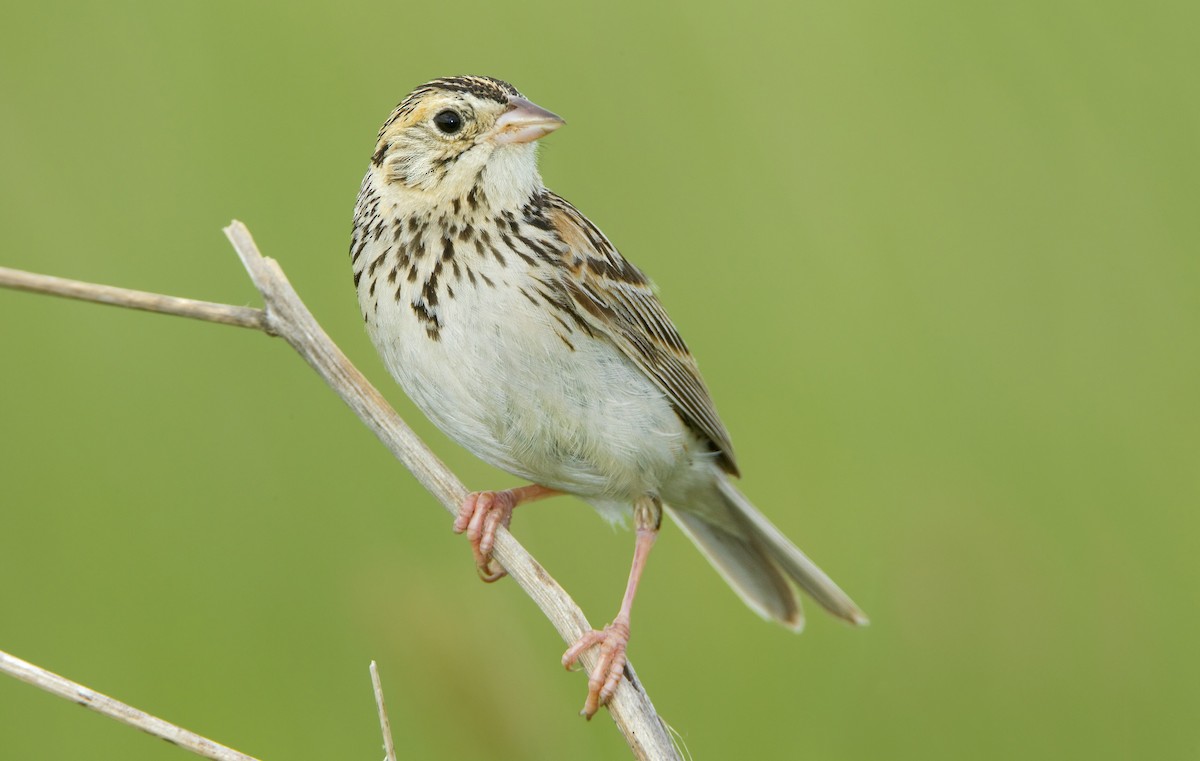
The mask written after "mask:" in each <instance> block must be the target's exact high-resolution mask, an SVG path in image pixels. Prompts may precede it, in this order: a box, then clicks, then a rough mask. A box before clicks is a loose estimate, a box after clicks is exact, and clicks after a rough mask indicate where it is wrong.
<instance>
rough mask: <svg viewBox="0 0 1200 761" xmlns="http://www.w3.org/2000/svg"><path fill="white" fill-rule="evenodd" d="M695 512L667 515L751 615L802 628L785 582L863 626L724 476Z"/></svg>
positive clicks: (845, 599)
mask: <svg viewBox="0 0 1200 761" xmlns="http://www.w3.org/2000/svg"><path fill="white" fill-rule="evenodd" d="M701 499H702V500H703V502H704V503H705V504H703V505H696V506H695V507H698V508H700V509H692V510H680V509H678V508H675V509H670V513H671V515H672V516H673V517H674V518H675V520H676V522H677V523H678V524H679V525H680V527H681V528H682V529H683V531H684V533H686V534H687V535H688V537H690V538H691V540H692V541H693V542H694V543H695V544H696V546H697V547H698V548H699V549H700V551H701V552H703V553H704V555H705V556H706V557H707V558H708V559H709V562H711V563H712V564H713V567H714V568H716V569H717V571H718V572H719V573H720V574H721V575H722V576H723V577H725V580H726V581H727V582H729V585H730V586H731V587H733V589H734V591H736V592H737V593H738V595H740V596H741V598H742V599H743V600H744V601H745V602H746V604H747V605H749V606H750V607H751V608H752V609H754V610H755V611H756V612H758V613H759V614H760V615H762V616H764V617H766V618H772V619H775V620H776V621H779V622H780V623H782V624H784V625H785V626H787V627H788V628H790V629H793V630H795V631H800V630H801V629H802V628H804V615H803V613H802V612H801V609H800V601H799V600H797V599H796V594H795V591H794V590H793V589H792V587H791V585H790V584H788V583H787V582H788V581H791V582H793V583H794V584H796V586H798V587H800V589H802V590H804V592H806V593H807V594H808V595H810V596H811V597H812V598H813V599H814V600H816V601H817V602H818V603H820V604H821V606H822V607H824V608H825V609H826V610H828V611H829V612H830V613H832V614H833V615H835V616H837V617H839V618H842V619H845V620H846V621H849V622H850V623H852V624H856V625H859V626H863V625H865V624H867V623H868V620H867V616H866V614H864V613H863V612H862V610H860V609H859V607H858V606H857V605H855V604H854V601H853V600H851V599H850V597H849V596H848V595H847V594H846V593H845V592H843V591H842V590H841V588H840V587H838V585H837V584H835V583H834V582H833V580H832V579H830V578H829V576H828V575H827V574H826V573H825V572H824V571H822V570H821V569H820V568H818V567H817V565H816V563H814V562H812V561H811V560H809V558H808V556H807V555H805V554H804V553H803V552H801V551H800V550H799V548H797V547H796V545H794V544H792V542H791V541H790V540H789V539H788V538H787V537H786V536H784V535H783V532H781V531H780V530H779V529H777V528H776V527H775V526H774V525H773V524H772V523H771V522H770V521H768V520H767V519H766V517H765V516H764V515H763V514H762V513H760V512H759V511H758V510H757V508H755V507H754V505H752V504H751V503H750V500H748V499H746V497H745V496H743V495H742V493H741V492H739V491H738V490H737V488H736V487H734V485H733V484H732V483H730V482H729V479H728V478H726V477H725V475H724V474H720V475H718V477H717V483H716V484H715V485H714V487H713V488H712V489H711V490H708V491H707V493H706V494H705V495H703V496H702V497H701Z"/></svg>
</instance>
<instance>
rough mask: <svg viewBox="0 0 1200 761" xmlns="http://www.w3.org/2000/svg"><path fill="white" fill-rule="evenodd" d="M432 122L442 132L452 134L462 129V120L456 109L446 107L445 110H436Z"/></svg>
mask: <svg viewBox="0 0 1200 761" xmlns="http://www.w3.org/2000/svg"><path fill="white" fill-rule="evenodd" d="M433 123H434V124H435V125H436V126H437V128H438V129H440V130H441V131H442V132H444V133H446V134H447V135H453V134H454V133H455V132H458V131H459V130H460V129H462V125H463V120H462V117H461V116H459V115H458V112H457V111H452V110H451V109H449V108H447V109H446V110H445V111H438V113H437V116H435V117H433Z"/></svg>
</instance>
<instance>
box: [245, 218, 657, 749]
mask: <svg viewBox="0 0 1200 761" xmlns="http://www.w3.org/2000/svg"><path fill="white" fill-rule="evenodd" d="M225 235H226V236H227V237H228V238H229V242H230V243H232V244H233V247H234V248H235V249H236V250H237V252H238V256H240V257H241V259H242V264H244V265H245V267H246V270H247V271H248V272H249V273H250V279H251V280H253V281H254V285H255V287H257V288H258V290H259V291H260V292H261V293H262V296H263V302H264V303H265V305H266V310H265V311H266V313H267V329H268V330H269V331H270V332H272V333H274V334H276V335H278V336H280V337H281V338H283V339H284V340H285V341H287V342H288V343H289V344H291V345H292V348H294V349H295V350H296V351H297V352H298V353H299V354H300V356H302V357H304V359H305V360H306V361H307V362H308V363H309V364H310V365H311V366H312V368H313V369H314V370H316V371H317V374H319V375H320V376H321V377H322V378H324V379H325V382H326V383H328V384H329V386H330V387H331V388H332V389H333V390H334V391H335V392H336V393H337V394H338V395H339V396H341V397H342V400H343V401H344V402H346V404H347V405H349V406H350V409H352V410H354V413H355V414H356V415H358V417H359V418H360V419H361V420H362V421H363V423H365V424H366V425H367V427H368V428H370V429H371V430H372V431H374V433H375V435H376V436H378V437H379V440H380V441H382V442H383V444H384V446H386V447H387V448H388V449H389V450H390V451H391V452H392V454H394V455H395V456H396V458H397V459H398V460H400V462H401V463H403V464H404V467H406V468H408V469H409V470H410V471H411V472H412V474H413V475H414V476H416V477H417V480H418V481H420V482H421V484H422V485H423V486H424V487H425V488H426V489H428V490H429V492H430V493H431V494H433V496H435V497H437V499H438V501H440V502H441V503H442V506H443V507H445V508H446V510H447V512H449V513H450V514H451V515H457V513H458V508H459V506H460V505H461V504H462V501H463V499H464V498H466V496H467V489H466V487H465V486H463V484H462V482H461V481H459V480H458V478H457V477H456V476H455V475H454V474H453V473H451V472H450V469H449V468H447V467H446V466H445V464H444V463H442V461H441V460H440V459H438V457H437V455H435V454H434V453H433V452H432V451H431V450H430V449H429V447H427V446H425V442H423V441H421V440H420V439H419V438H417V435H416V434H415V433H413V432H412V429H411V428H409V427H408V424H406V423H405V422H404V421H403V420H402V419H401V418H400V416H399V415H398V414H397V413H396V411H395V410H393V409H392V408H391V406H390V405H388V403H387V401H386V400H385V399H384V398H383V397H382V396H381V395H380V393H379V392H378V391H377V390H375V387H374V386H372V385H371V383H370V382H369V381H368V380H367V379H366V377H364V376H363V374H362V373H360V372H359V371H358V369H357V368H356V367H354V365H352V364H350V360H349V359H347V358H346V355H345V354H343V353H342V351H341V350H340V349H338V347H337V346H336V345H334V343H333V341H332V340H331V339H330V338H329V336H327V335H326V334H325V331H324V330H322V329H321V326H320V325H318V324H317V321H316V319H315V318H313V316H312V314H311V313H310V312H309V311H308V309H307V308H306V307H305V306H304V303H303V302H302V301H301V300H300V297H299V296H298V295H297V294H296V291H295V290H294V289H293V288H292V285H291V283H289V282H288V279H287V277H286V276H285V275H284V274H283V270H282V269H280V267H279V264H278V263H276V262H275V260H274V259H268V258H266V257H264V256H263V255H262V254H260V253H259V251H258V248H257V246H255V244H254V239H253V238H251V237H250V231H249V230H248V229H246V226H245V225H243V224H242V223H241V222H237V221H234V222H233V223H232V224H230V225H229V227H226V228H225ZM493 555H494V557H495V558H496V559H497V560H498V561H499V562H500V564H501V565H503V566H504V568H505V570H507V571H508V574H509V575H510V576H512V578H513V580H514V581H516V582H517V584H518V585H520V587H521V589H523V590H524V591H525V593H526V594H527V595H529V596H530V597H531V598H533V601H534V602H535V603H537V606H538V607H539V608H541V609H542V612H543V613H544V614H545V615H546V617H547V618H549V619H550V622H551V623H552V624H554V628H555V629H557V630H558V633H559V635H560V636H561V637H562V638H563V640H565V641H566V642H567V643H568V644H570V643H574V642H576V641H577V640H578V639H579V638H580V637H582V636H583V635H584V634H587V633H589V632H591V630H592V627H591V625H590V624H589V623H588V621H587V618H585V617H584V615H583V611H582V610H580V609H579V606H578V605H576V604H575V601H574V600H572V599H571V597H570V595H568V594H567V593H566V591H565V590H563V588H562V587H560V586H559V585H558V582H556V581H555V580H554V579H553V578H551V577H550V574H548V573H547V572H546V570H545V569H544V568H542V566H541V565H540V564H539V563H538V562H537V561H536V560H534V559H533V556H532V555H530V554H529V553H528V552H527V551H526V550H525V548H524V547H522V546H521V545H520V544H519V543H518V542H517V540H516V539H515V538H513V536H512V534H510V533H509V532H508V530H507V529H505V528H504V527H503V526H501V527H500V528H499V529H498V530H497V531H496V545H495V549H494V551H493ZM580 660H581V661H582V662H583V665H584V667H585V668H586V670H587V671H588V672H589V673H590V672H591V670H592V668H593V667H594V666H595V662H596V654H595V653H594V652H593V651H591V650H589V651H588V652H587V653H585V654H584V655H583V657H582V658H581V659H580ZM626 669H627V671H626V673H627V675H628V676H630V677H631V680H622V681H621V684H620V686H619V687H618V688H617V692H616V694H615V695H614V696H613V698H612V701H611V702H610V703H609V704H608V710H609V713H610V714H611V715H612V717H613V721H615V722H616V723H617V726H618V727H619V728H620V730H621V733H622V734H623V735H625V740H626V742H628V743H629V747H630V749H631V750H632V751H633V755H634V757H635V758H638V759H654V760H655V761H658V760H659V759H678V758H679V754H678V753H677V752H676V750H675V747H674V745H672V743H671V738H670V735H669V734H668V732H667V729H666V726H665V724H664V723H663V721H662V720H661V719H660V718H658V714H657V713H656V712H655V710H654V705H653V704H652V703H651V702H650V697H649V696H648V695H647V694H646V692H645V690H644V689H642V687H641V683H640V682H638V681H637V676H636V674H635V673H634V671H633V667H632V666H630V665H628V664H627V666H626Z"/></svg>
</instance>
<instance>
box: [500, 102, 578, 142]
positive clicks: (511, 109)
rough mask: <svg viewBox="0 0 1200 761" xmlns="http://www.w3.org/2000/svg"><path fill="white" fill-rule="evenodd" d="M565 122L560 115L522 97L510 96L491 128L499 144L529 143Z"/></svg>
mask: <svg viewBox="0 0 1200 761" xmlns="http://www.w3.org/2000/svg"><path fill="white" fill-rule="evenodd" d="M564 124H566V122H565V121H563V119H562V117H561V116H559V115H558V114H553V113H551V112H549V111H547V110H546V109H544V108H542V107H541V106H538V105H535V104H533V103H530V102H529V101H527V100H525V99H524V98H517V97H510V98H509V99H508V110H507V111H505V112H504V113H503V114H501V115H500V118H499V119H497V120H496V126H495V128H494V129H493V130H492V133H493V134H494V135H495V137H494V138H493V139H494V140H495V141H496V143H498V144H499V145H508V144H510V143H530V142H533V141H534V140H537V139H538V138H539V137H545V136H546V135H549V134H550V133H551V132H553V131H554V130H556V129H558V128H559V127H561V126H563V125H564Z"/></svg>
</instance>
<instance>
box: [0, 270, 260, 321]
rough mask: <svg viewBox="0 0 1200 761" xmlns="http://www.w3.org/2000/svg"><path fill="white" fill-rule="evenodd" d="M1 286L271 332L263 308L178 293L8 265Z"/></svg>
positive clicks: (2, 271) (0, 282)
mask: <svg viewBox="0 0 1200 761" xmlns="http://www.w3.org/2000/svg"><path fill="white" fill-rule="evenodd" d="M0 286H4V287H5V288H14V289H16V290H18V291H31V292H33V293H48V294H50V295H52V296H63V297H65V298H68V299H81V300H83V301H95V302H97V303H99V304H111V305H112V306H118V307H127V308H129V309H141V310H143V311H146V312H163V313H164V314H174V315H178V316H180V317H191V318H192V319H195V320H207V321H208V322H220V323H223V324H225V325H237V326H238V327H241V328H254V329H255V330H263V331H266V332H268V333H269V332H270V331H269V330H268V329H267V326H266V323H265V322H264V320H265V315H264V313H263V310H261V309H251V308H250V307H235V306H231V305H229V304H216V303H213V302H211V301H196V300H195V299H181V298H179V297H178V296H163V295H162V294H160V293H147V292H146V291H134V290H131V289H129V288H117V287H114V286H111V285H99V284H97V283H85V282H83V281H81V280H67V279H65V278H61V277H53V276H51V275H38V274H35V273H33V272H24V271H22V270H14V269H9V268H8V267H0Z"/></svg>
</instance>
